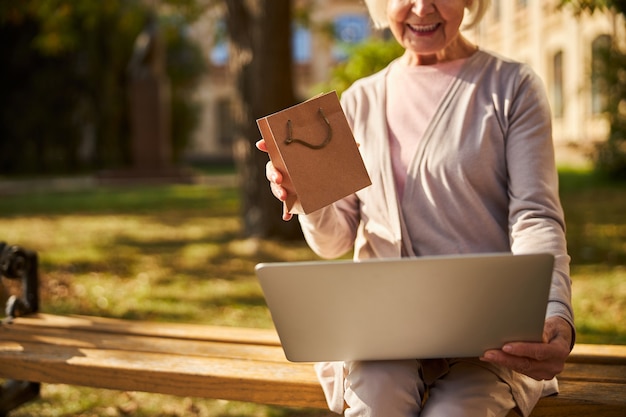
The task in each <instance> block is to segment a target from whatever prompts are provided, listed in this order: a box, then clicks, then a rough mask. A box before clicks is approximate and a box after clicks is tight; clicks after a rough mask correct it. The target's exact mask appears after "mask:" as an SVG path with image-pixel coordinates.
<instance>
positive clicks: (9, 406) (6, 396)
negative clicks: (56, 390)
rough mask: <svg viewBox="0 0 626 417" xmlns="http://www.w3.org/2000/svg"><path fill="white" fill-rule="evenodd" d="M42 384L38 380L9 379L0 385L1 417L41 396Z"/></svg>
mask: <svg viewBox="0 0 626 417" xmlns="http://www.w3.org/2000/svg"><path fill="white" fill-rule="evenodd" d="M40 388H41V384H39V383H37V382H28V381H15V380H12V379H10V380H8V381H6V382H5V383H4V385H3V386H2V387H0V417H6V416H7V415H8V413H9V412H10V411H11V410H15V409H16V408H17V407H19V406H21V405H23V404H25V403H27V402H29V401H30V400H32V399H34V398H37V396H39V390H40Z"/></svg>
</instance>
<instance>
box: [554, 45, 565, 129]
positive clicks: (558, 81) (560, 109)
mask: <svg viewBox="0 0 626 417" xmlns="http://www.w3.org/2000/svg"><path fill="white" fill-rule="evenodd" d="M552 104H553V107H554V108H553V109H552V110H553V112H554V117H563V113H564V110H565V101H564V100H563V51H559V52H557V53H556V54H554V57H553V59H552Z"/></svg>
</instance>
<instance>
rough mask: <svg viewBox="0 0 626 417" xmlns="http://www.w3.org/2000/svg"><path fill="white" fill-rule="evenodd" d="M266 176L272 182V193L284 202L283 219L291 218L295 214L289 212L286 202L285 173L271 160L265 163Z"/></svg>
mask: <svg viewBox="0 0 626 417" xmlns="http://www.w3.org/2000/svg"><path fill="white" fill-rule="evenodd" d="M257 143H258V142H257ZM265 176H266V177H267V179H268V180H269V182H270V190H271V191H272V194H273V195H274V197H276V198H277V199H279V200H280V201H282V202H283V215H282V219H283V220H284V221H289V220H291V218H292V217H293V215H292V214H291V213H289V210H288V209H287V204H286V201H287V190H286V189H285V187H283V186H282V183H283V175H282V174H281V173H280V171H278V170H277V169H276V168H274V164H272V161H269V162H268V163H267V164H266V165H265Z"/></svg>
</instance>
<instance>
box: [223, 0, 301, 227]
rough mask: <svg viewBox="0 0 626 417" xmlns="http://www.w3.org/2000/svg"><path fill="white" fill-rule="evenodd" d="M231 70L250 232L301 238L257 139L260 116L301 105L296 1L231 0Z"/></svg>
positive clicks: (236, 149)
mask: <svg viewBox="0 0 626 417" xmlns="http://www.w3.org/2000/svg"><path fill="white" fill-rule="evenodd" d="M226 5H227V17H226V23H227V27H228V32H229V36H230V41H231V49H230V69H231V71H232V73H233V74H234V76H235V78H236V80H237V88H238V93H239V97H238V102H237V104H236V106H235V107H236V113H235V115H234V116H235V117H234V119H235V121H236V124H237V129H236V137H235V138H234V155H235V162H236V164H237V169H238V173H239V176H240V181H241V191H242V199H241V202H242V217H243V223H244V233H245V234H246V236H249V237H252V236H254V237H264V238H267V237H271V238H272V237H273V238H283V239H293V238H299V237H301V236H302V235H301V231H300V227H299V224H298V222H297V221H294V220H292V221H291V222H284V221H283V220H282V206H281V203H280V202H279V201H278V200H276V199H275V198H274V196H273V195H272V194H271V192H270V190H269V183H268V181H267V179H266V178H265V164H266V163H267V161H268V157H267V155H266V154H264V153H262V152H260V151H258V150H257V149H256V148H255V146H254V143H255V142H256V141H257V140H258V139H260V137H261V135H260V133H259V130H258V128H257V125H256V119H258V118H260V117H263V116H266V115H268V114H271V113H274V112H276V111H279V110H282V109H284V108H286V107H289V106H291V105H293V104H295V94H294V86H293V76H292V62H291V0H246V1H243V0H227V1H226Z"/></svg>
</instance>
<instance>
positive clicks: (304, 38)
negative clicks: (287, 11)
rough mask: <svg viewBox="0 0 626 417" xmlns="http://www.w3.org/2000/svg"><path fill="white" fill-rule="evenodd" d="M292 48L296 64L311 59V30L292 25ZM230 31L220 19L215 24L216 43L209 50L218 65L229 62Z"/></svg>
mask: <svg viewBox="0 0 626 417" xmlns="http://www.w3.org/2000/svg"><path fill="white" fill-rule="evenodd" d="M291 46H292V48H291V50H292V54H293V60H294V62H295V63H296V64H306V63H309V62H310V61H311V50H312V48H311V31H310V30H309V29H307V28H305V27H304V26H302V25H299V24H297V23H295V24H294V25H293V27H292V39H291ZM228 55H229V51H228V33H227V31H226V23H225V22H224V21H223V20H220V21H218V22H217V24H216V25H215V43H214V44H213V47H212V48H211V51H210V52H209V60H210V61H211V64H213V65H214V66H216V67H221V66H225V65H226V64H228Z"/></svg>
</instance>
